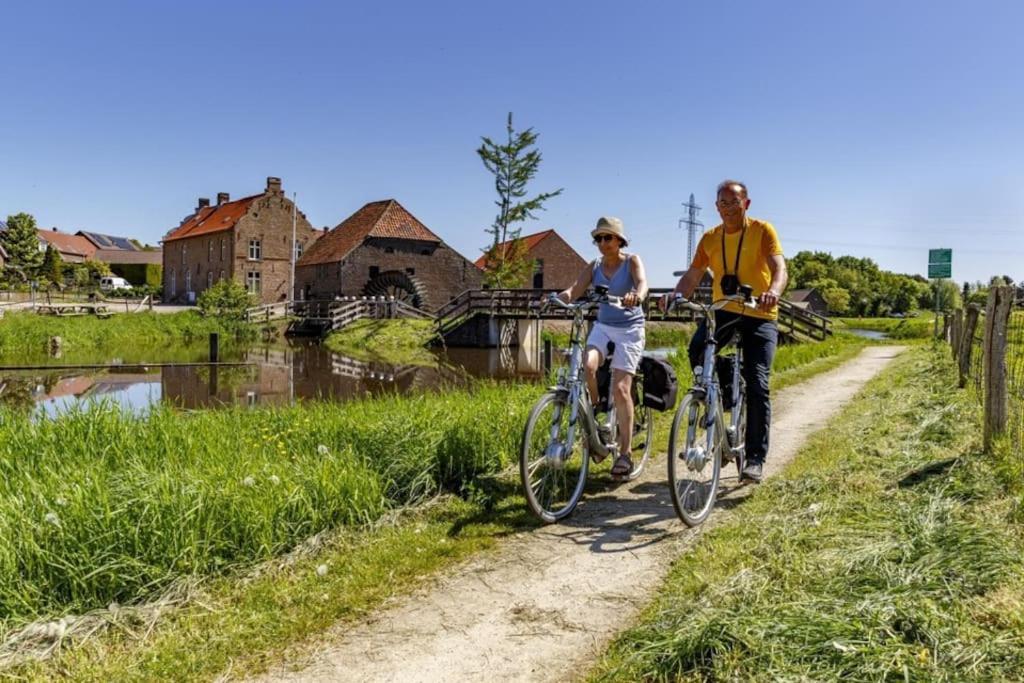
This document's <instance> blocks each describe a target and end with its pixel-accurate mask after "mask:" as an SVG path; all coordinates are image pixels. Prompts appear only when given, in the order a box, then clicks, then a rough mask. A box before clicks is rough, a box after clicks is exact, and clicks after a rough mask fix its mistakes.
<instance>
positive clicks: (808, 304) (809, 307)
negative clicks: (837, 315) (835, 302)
mask: <svg viewBox="0 0 1024 683" xmlns="http://www.w3.org/2000/svg"><path fill="white" fill-rule="evenodd" d="M786 298H787V299H789V300H790V301H791V302H792V303H793V305H794V306H796V307H797V308H802V309H804V310H805V311H811V312H812V313H817V314H818V315H828V304H827V303H825V297H823V296H822V295H821V292H819V291H818V290H817V289H814V288H811V289H792V290H790V291H789V293H788V294H786Z"/></svg>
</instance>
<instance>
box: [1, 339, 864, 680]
mask: <svg viewBox="0 0 1024 683" xmlns="http://www.w3.org/2000/svg"><path fill="white" fill-rule="evenodd" d="M859 348H861V345H860V344H858V343H853V344H851V345H843V344H840V343H832V344H829V345H821V346H820V347H819V348H817V349H816V350H813V351H812V350H810V349H800V348H799V347H797V346H790V347H783V349H780V352H779V357H778V361H777V362H778V363H779V367H781V368H784V369H782V370H780V372H779V373H778V375H777V377H778V380H777V381H778V382H781V383H785V382H787V381H789V380H787V379H786V378H788V377H793V376H794V375H791V373H792V372H795V371H797V366H796V365H795V364H796V363H798V362H804V363H806V364H809V365H810V366H813V367H815V368H817V371H821V370H824V369H827V368H828V367H831V365H832V364H837V363H838V362H840V359H841V358H845V357H848V354H850V353H852V352H855V351H856V350H857V349H859ZM808 372H809V371H808ZM539 391H540V389H539V388H538V387H536V386H529V385H526V386H518V385H512V386H509V385H505V386H500V387H499V386H494V385H483V386H480V387H477V388H476V389H474V390H473V391H468V392H467V391H462V392H454V393H451V394H446V395H440V396H438V395H430V396H419V397H390V398H382V399H374V400H368V401H361V402H355V403H348V404H343V405H326V404H323V405H322V404H308V405H303V406H298V407H295V408H289V409H268V410H257V411H244V410H226V411H218V412H210V413H196V414H180V413H173V412H170V411H157V412H156V413H154V415H153V416H152V418H151V419H150V420H148V421H146V420H139V419H133V418H130V417H128V416H125V415H122V414H120V413H117V412H115V411H111V410H109V409H100V408H93V409H90V410H88V411H85V412H82V413H79V414H72V415H69V416H66V417H64V418H60V419H58V420H56V421H53V422H37V423H31V422H29V421H27V420H24V419H21V418H16V417H14V416H10V415H8V414H3V415H2V425H0V470H2V471H3V473H4V476H3V478H2V480H0V481H2V484H0V501H3V502H0V530H2V531H3V534H2V536H0V609H2V610H4V611H3V617H4V618H3V621H2V624H3V631H4V632H10V631H11V630H12V629H15V628H17V627H18V626H19V625H21V624H23V623H25V622H26V621H29V620H32V619H36V618H55V617H57V616H61V615H63V614H68V613H82V612H86V611H88V610H89V609H92V608H97V607H103V606H105V605H107V604H109V603H110V602H112V601H117V602H118V603H120V604H137V603H140V602H144V601H146V600H151V599H154V598H156V597H159V596H160V595H161V594H162V593H163V592H164V591H165V590H168V589H170V588H172V587H173V586H175V585H180V584H181V583H182V582H193V581H198V582H199V584H200V587H201V588H200V592H199V593H198V595H196V596H194V597H193V600H192V601H191V602H190V603H189V604H188V605H186V606H185V607H184V608H181V609H176V610H172V611H171V613H170V614H169V615H168V616H166V617H164V618H162V619H161V620H160V622H159V623H158V624H157V625H156V626H154V627H153V631H152V636H151V637H149V638H145V639H140V638H139V633H138V632H137V631H142V632H145V631H147V630H148V629H149V627H148V626H142V627H140V626H138V625H137V624H136V625H132V624H129V626H131V628H130V629H129V631H128V632H122V631H121V630H119V629H113V630H111V631H110V632H109V633H106V634H105V635H103V636H101V637H98V638H97V639H95V640H93V641H91V642H88V643H86V644H85V645H84V646H82V647H75V648H69V650H68V652H67V653H66V654H65V655H62V656H61V657H59V658H57V659H54V660H51V661H49V662H46V663H41V664H38V665H32V666H29V667H27V668H25V667H21V668H19V669H17V671H19V672H21V673H24V674H25V675H27V676H29V677H38V678H41V679H47V678H51V677H52V676H54V675H55V674H56V672H61V675H65V676H69V677H72V678H75V679H83V680H124V679H127V678H142V679H163V678H174V679H192V678H196V679H204V678H205V679H209V678H212V677H214V676H216V675H218V674H219V673H221V672H223V671H224V670H225V669H227V668H229V667H231V668H232V670H233V671H236V672H237V671H258V670H260V669H261V668H262V667H263V666H264V665H265V664H266V662H267V661H269V660H270V659H272V658H273V657H274V656H275V654H279V653H280V652H281V651H282V650H283V649H285V648H289V647H301V645H297V644H298V643H301V641H302V640H303V639H304V638H306V637H307V636H310V635H312V634H315V633H317V632H318V631H320V630H322V629H323V628H326V627H327V626H328V625H330V624H331V623H333V622H335V621H337V620H339V619H351V618H355V617H357V616H359V615H360V614H362V613H364V612H365V611H366V610H368V609H371V608H372V607H374V606H375V605H377V604H379V603H380V601H381V600H383V599H384V598H386V597H387V596H388V595H391V594H393V593H395V592H403V591H405V590H408V589H410V588H411V587H412V586H413V585H415V583H416V581H418V580H419V579H421V578H422V577H424V576H427V575H429V574H431V573H433V572H437V571H440V570H441V569H442V568H443V567H445V566H447V565H449V564H450V563H451V562H453V561H455V560H457V559H458V558H460V557H464V556H465V555H466V554H469V553H472V552H477V551H479V550H481V549H483V548H486V547H488V546H489V545H490V544H491V543H493V542H494V541H495V540H496V539H497V538H500V536H502V535H504V534H507V533H510V532H511V531H513V530H515V529H518V528H522V527H523V526H524V525H527V524H530V523H531V521H530V518H529V517H528V514H527V513H526V511H525V509H524V506H523V503H522V500H521V499H520V497H519V495H518V482H517V480H516V476H515V474H514V473H511V474H510V473H509V471H508V465H510V464H511V463H513V462H514V460H515V458H516V457H517V450H518V442H519V437H520V431H521V429H522V425H523V422H524V420H525V417H526V413H527V411H528V409H529V407H530V405H531V404H532V402H533V401H534V400H535V399H536V397H537V395H538V393H539ZM670 416H671V413H660V414H658V415H657V425H658V432H657V434H658V436H657V439H656V441H655V448H656V449H657V450H659V451H660V450H661V449H663V448H664V442H665V439H666V438H667V437H666V434H667V426H668V422H669V419H670ZM321 445H323V446H326V447H327V451H326V453H323V452H321V451H322V450H323V449H320V448H319V446H321ZM604 468H605V469H606V468H607V465H605V466H604ZM602 471H603V470H601V469H600V468H599V471H598V473H597V477H598V479H599V480H600V478H601V476H603V475H602V474H601V472H602ZM439 492H441V493H443V492H454V493H457V494H458V497H449V498H447V499H446V500H445V501H444V502H443V503H442V504H441V505H438V506H427V507H425V508H415V507H414V508H413V510H414V511H413V512H412V513H410V514H407V515H406V516H403V517H402V518H400V520H399V521H398V523H397V524H394V525H391V524H386V525H383V526H380V525H379V524H380V520H382V519H386V518H388V516H389V514H390V513H392V512H393V511H395V510H396V509H398V508H402V507H404V506H408V505H416V504H417V503H418V502H420V501H424V500H425V499H428V498H430V497H431V496H433V495H435V494H437V493H439ZM51 513H52V515H55V517H48V515H51ZM318 534H326V536H327V538H329V539H331V540H330V541H329V542H328V544H327V545H326V546H325V547H322V548H319V549H317V550H316V551H315V552H312V553H310V554H308V556H307V555H304V556H303V557H302V558H301V559H300V560H298V561H297V562H291V563H286V564H285V565H284V566H281V567H278V568H276V569H273V570H271V571H261V572H259V573H258V574H257V575H256V577H255V578H245V579H244V580H240V578H239V577H244V576H247V575H248V572H250V571H251V570H252V568H253V567H254V566H260V567H263V566H270V567H275V566H277V565H276V562H275V561H276V559H277V558H280V557H282V556H283V555H284V554H286V553H288V552H290V551H291V550H292V549H294V548H296V547H300V546H301V544H302V543H303V542H304V541H305V540H306V539H308V538H310V537H314V536H316V535H318ZM267 563H270V564H269V565H268V564H267ZM321 564H324V565H327V566H328V568H329V571H328V575H327V577H326V578H325V577H319V576H317V575H316V572H315V569H316V567H317V566H319V565H321ZM381 577H388V578H387V580H385V581H382V580H381ZM0 635H3V634H2V633H0Z"/></svg>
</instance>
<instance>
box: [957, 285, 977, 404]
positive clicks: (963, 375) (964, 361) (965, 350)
mask: <svg viewBox="0 0 1024 683" xmlns="http://www.w3.org/2000/svg"><path fill="white" fill-rule="evenodd" d="M979 315H981V307H979V306H978V304H970V305H969V306H968V307H967V315H966V317H965V319H964V329H963V332H962V334H961V336H960V357H959V361H960V363H959V364H960V388H961V389H963V388H964V387H965V386H967V377H968V376H969V375H970V372H971V352H972V350H973V349H974V333H975V331H976V330H977V329H978V316H979Z"/></svg>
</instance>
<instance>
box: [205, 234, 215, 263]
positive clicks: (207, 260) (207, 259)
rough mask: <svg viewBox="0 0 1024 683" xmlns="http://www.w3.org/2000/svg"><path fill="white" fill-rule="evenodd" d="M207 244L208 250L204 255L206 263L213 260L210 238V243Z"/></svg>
mask: <svg viewBox="0 0 1024 683" xmlns="http://www.w3.org/2000/svg"><path fill="white" fill-rule="evenodd" d="M209 246H210V249H209V252H208V253H207V255H206V262H207V263H209V262H210V261H212V260H213V240H210V245H209Z"/></svg>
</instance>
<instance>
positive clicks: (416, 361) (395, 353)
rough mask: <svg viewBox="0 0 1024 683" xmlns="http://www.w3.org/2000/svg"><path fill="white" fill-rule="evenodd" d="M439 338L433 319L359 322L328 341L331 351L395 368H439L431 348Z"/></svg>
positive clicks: (332, 336)
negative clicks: (433, 366) (411, 366)
mask: <svg viewBox="0 0 1024 683" xmlns="http://www.w3.org/2000/svg"><path fill="white" fill-rule="evenodd" d="M436 338H437V328H436V326H435V324H434V321H433V320H412V319H396V320H357V321H356V322H354V323H352V324H350V325H347V326H345V327H344V328H343V329H340V330H338V331H337V332H332V333H331V334H330V335H328V337H327V339H326V340H324V345H325V346H326V347H327V348H329V349H330V350H332V351H334V352H336V353H340V354H343V355H345V356H348V357H350V358H357V359H360V360H375V361H381V362H385V363H390V364H392V365H436V364H437V357H436V356H435V355H434V354H433V353H431V352H430V350H429V349H428V348H427V347H428V346H430V344H431V343H433V342H434V340H435V339H436Z"/></svg>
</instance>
